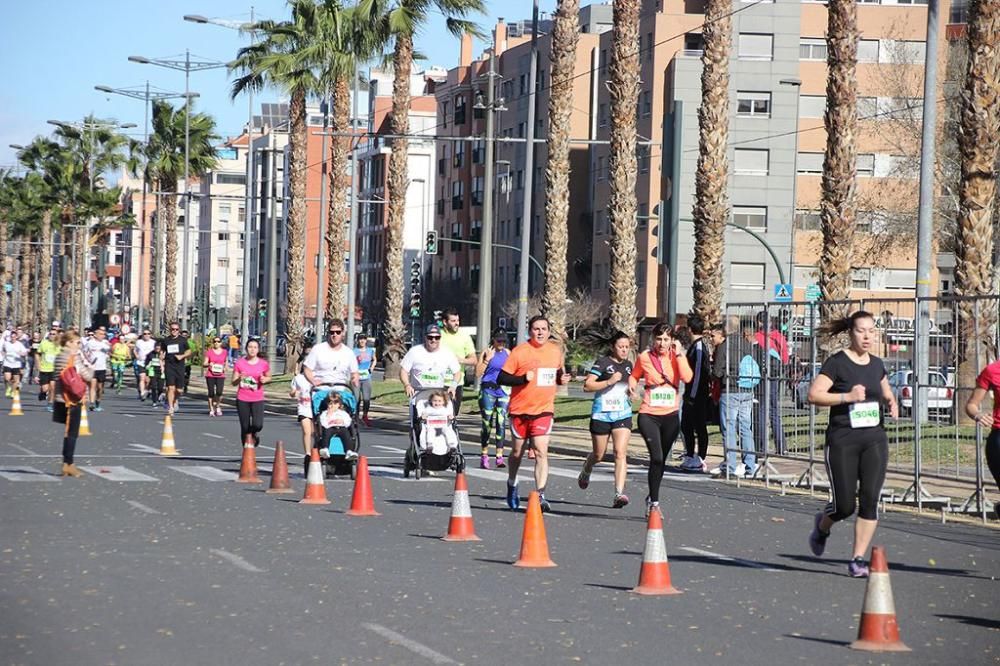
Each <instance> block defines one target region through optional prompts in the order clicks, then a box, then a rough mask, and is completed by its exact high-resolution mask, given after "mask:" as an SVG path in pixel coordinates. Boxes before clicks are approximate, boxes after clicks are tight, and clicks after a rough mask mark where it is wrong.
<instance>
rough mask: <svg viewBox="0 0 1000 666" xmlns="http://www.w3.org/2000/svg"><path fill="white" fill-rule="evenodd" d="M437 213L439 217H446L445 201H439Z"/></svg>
mask: <svg viewBox="0 0 1000 666" xmlns="http://www.w3.org/2000/svg"><path fill="white" fill-rule="evenodd" d="M436 212H437V214H438V215H444V199H438V200H437V209H436Z"/></svg>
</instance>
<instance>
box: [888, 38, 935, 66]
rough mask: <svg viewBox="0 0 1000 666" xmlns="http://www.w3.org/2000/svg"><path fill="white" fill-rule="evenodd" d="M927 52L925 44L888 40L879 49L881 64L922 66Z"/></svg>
mask: <svg viewBox="0 0 1000 666" xmlns="http://www.w3.org/2000/svg"><path fill="white" fill-rule="evenodd" d="M926 51H927V44H926V43H925V42H917V41H906V40H903V39H887V40H885V44H884V45H883V47H882V48H881V49H879V62H881V63H889V64H897V65H907V64H908V65H922V64H924V54H925V53H926Z"/></svg>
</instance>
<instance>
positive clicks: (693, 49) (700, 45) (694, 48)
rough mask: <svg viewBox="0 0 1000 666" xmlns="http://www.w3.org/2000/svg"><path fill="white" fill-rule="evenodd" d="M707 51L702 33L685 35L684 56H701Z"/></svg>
mask: <svg viewBox="0 0 1000 666" xmlns="http://www.w3.org/2000/svg"><path fill="white" fill-rule="evenodd" d="M704 51H705V39H704V38H703V37H702V36H701V33H700V32H689V33H687V34H685V35H684V55H686V56H700V55H701V54H702V53H703V52H704Z"/></svg>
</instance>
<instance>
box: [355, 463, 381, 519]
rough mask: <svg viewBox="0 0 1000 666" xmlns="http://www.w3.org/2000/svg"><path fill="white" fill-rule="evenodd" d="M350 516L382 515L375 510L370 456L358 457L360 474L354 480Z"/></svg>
mask: <svg viewBox="0 0 1000 666" xmlns="http://www.w3.org/2000/svg"><path fill="white" fill-rule="evenodd" d="M347 515H349V516H381V515H382V514H380V513H379V512H378V511H376V510H375V499H374V498H373V497H372V480H371V478H370V477H369V476H368V458H366V457H365V456H360V457H359V458H358V474H357V478H356V479H355V480H354V495H353V496H352V497H351V508H350V509H348V510H347Z"/></svg>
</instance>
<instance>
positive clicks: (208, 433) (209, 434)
mask: <svg viewBox="0 0 1000 666" xmlns="http://www.w3.org/2000/svg"><path fill="white" fill-rule="evenodd" d="M201 434H203V435H204V436H205V437H212V438H213V439H225V437H223V436H222V435H215V434H212V433H210V432H203V433H201Z"/></svg>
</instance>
